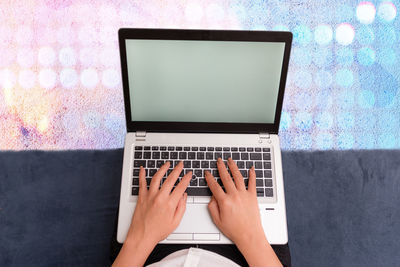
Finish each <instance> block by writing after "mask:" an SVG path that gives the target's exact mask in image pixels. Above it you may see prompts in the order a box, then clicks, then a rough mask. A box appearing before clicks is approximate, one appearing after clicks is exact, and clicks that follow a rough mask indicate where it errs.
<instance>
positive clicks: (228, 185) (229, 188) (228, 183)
mask: <svg viewBox="0 0 400 267" xmlns="http://www.w3.org/2000/svg"><path fill="white" fill-rule="evenodd" d="M217 167H218V172H219V176H221V180H222V183H223V184H224V186H225V190H226V192H227V193H228V194H229V193H232V192H235V191H236V187H235V184H234V183H233V181H232V177H231V176H230V175H229V173H228V170H227V169H226V166H225V164H224V162H223V161H222V159H221V158H218V161H217Z"/></svg>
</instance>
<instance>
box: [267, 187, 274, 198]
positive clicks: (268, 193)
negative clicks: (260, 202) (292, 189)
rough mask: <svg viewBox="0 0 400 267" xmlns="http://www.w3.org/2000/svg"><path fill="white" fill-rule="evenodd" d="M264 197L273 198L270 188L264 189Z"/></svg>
mask: <svg viewBox="0 0 400 267" xmlns="http://www.w3.org/2000/svg"><path fill="white" fill-rule="evenodd" d="M265 196H266V197H273V196H274V190H273V189H272V188H265Z"/></svg>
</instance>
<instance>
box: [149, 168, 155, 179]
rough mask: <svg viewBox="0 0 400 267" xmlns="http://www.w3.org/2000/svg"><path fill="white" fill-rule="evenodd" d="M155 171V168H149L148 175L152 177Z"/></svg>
mask: <svg viewBox="0 0 400 267" xmlns="http://www.w3.org/2000/svg"><path fill="white" fill-rule="evenodd" d="M156 172H157V169H150V170H149V176H151V177H153V176H154V174H156Z"/></svg>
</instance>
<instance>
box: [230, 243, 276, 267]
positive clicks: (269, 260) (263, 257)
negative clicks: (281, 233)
mask: <svg viewBox="0 0 400 267" xmlns="http://www.w3.org/2000/svg"><path fill="white" fill-rule="evenodd" d="M237 247H238V249H239V250H240V252H241V253H242V254H243V256H244V257H245V259H246V261H247V263H248V264H249V266H251V267H258V266H263V267H264V266H268V267H270V266H274V267H275V266H282V264H281V262H280V261H279V259H278V257H277V256H276V254H275V252H274V250H273V249H272V247H271V245H270V244H269V243H268V240H267V239H266V238H265V236H264V235H263V236H261V237H255V238H251V237H249V238H248V239H247V240H246V241H244V242H242V243H239V244H237Z"/></svg>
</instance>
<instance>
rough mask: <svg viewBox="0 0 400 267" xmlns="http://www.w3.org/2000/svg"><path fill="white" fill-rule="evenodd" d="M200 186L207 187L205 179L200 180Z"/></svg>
mask: <svg viewBox="0 0 400 267" xmlns="http://www.w3.org/2000/svg"><path fill="white" fill-rule="evenodd" d="M199 186H207V181H206V179H204V178H200V179H199Z"/></svg>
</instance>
